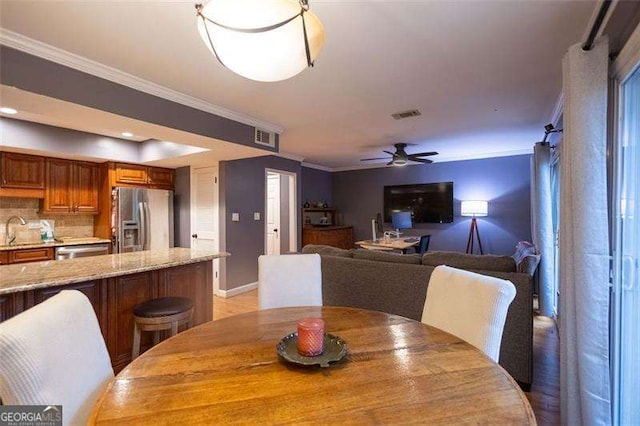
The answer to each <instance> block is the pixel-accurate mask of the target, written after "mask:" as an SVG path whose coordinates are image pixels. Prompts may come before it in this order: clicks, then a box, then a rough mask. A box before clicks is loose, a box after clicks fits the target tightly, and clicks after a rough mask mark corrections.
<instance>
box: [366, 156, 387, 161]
mask: <svg viewBox="0 0 640 426" xmlns="http://www.w3.org/2000/svg"><path fill="white" fill-rule="evenodd" d="M388 159H389V158H388V157H380V158H362V159H361V160H360V161H374V160H388Z"/></svg>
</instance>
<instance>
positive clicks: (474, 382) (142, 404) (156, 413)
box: [89, 306, 536, 425]
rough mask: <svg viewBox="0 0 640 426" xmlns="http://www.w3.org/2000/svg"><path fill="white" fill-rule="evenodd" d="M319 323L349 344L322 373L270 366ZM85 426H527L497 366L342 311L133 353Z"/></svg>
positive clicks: (385, 317)
mask: <svg viewBox="0 0 640 426" xmlns="http://www.w3.org/2000/svg"><path fill="white" fill-rule="evenodd" d="M305 317H321V318H323V319H324V321H325V331H326V332H327V333H331V334H333V335H336V336H339V337H340V338H342V339H343V340H344V341H346V343H347V345H348V355H347V356H345V357H344V358H343V359H342V360H341V361H338V362H336V363H334V364H331V366H330V367H328V368H321V367H319V366H306V367H305V366H299V365H296V364H291V363H288V362H287V361H286V360H284V359H283V358H281V357H279V355H278V354H277V352H276V344H277V343H278V342H279V341H280V340H281V339H282V338H283V337H284V336H286V335H288V334H289V333H291V332H294V331H296V324H297V321H298V320H300V319H302V318H305ZM89 423H90V424H136V425H138V424H153V425H158V424H172V425H176V424H228V423H234V424H278V423H292V424H299V423H307V424H311V423H314V424H344V423H348V424H416V423H420V424H457V423H484V424H535V423H536V421H535V417H534V415H533V411H532V410H531V406H530V405H529V402H528V401H527V399H526V397H525V395H524V394H523V392H522V391H521V390H520V388H519V387H518V385H517V384H516V383H515V381H514V380H513V379H512V378H511V377H510V376H509V375H508V374H507V373H506V372H505V371H504V370H503V369H502V368H501V367H500V366H499V365H498V364H496V363H494V362H493V361H492V360H491V359H489V358H488V357H486V356H485V355H484V354H483V353H482V352H480V351H479V350H477V349H476V348H474V347H473V346H471V345H469V344H467V343H465V342H464V341H462V340H460V339H459V338H457V337H454V336H452V335H450V334H448V333H445V332H443V331H441V330H439V329H437V328H434V327H429V326H427V325H424V324H422V323H420V322H417V321H413V320H410V319H407V318H404V317H400V316H396V315H389V314H385V313H382V312H373V311H366V310H360V309H352V308H341V307H330V306H325V307H296V308H281V309H270V310H264V311H256V312H250V313H246V314H242V315H236V316H233V317H228V318H225V319H221V320H217V321H213V322H209V323H206V324H203V325H201V326H198V327H195V328H193V329H190V330H186V331H184V332H182V333H180V334H178V335H177V336H175V337H172V338H170V339H168V340H165V341H164V342H162V343H160V344H158V345H157V346H155V347H153V348H152V349H150V350H148V351H147V352H145V353H144V354H142V355H141V356H140V357H139V358H137V359H136V360H135V361H133V362H132V363H131V364H129V366H127V367H126V368H125V369H124V370H122V371H121V372H120V374H118V375H117V376H116V377H115V378H114V379H113V381H112V382H111V383H110V384H109V386H108V387H107V389H106V390H105V391H104V393H103V394H102V396H101V397H100V398H99V400H98V401H97V403H96V405H95V407H94V410H93V413H92V416H91V419H90V422H89Z"/></svg>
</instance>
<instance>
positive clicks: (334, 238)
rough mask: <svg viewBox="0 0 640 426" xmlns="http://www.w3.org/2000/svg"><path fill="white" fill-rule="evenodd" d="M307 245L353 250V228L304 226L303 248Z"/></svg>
mask: <svg viewBox="0 0 640 426" xmlns="http://www.w3.org/2000/svg"><path fill="white" fill-rule="evenodd" d="M307 244H319V245H325V246H332V247H338V248H341V249H350V248H353V226H327V227H319V226H304V227H303V228H302V247H304V246H306V245H307Z"/></svg>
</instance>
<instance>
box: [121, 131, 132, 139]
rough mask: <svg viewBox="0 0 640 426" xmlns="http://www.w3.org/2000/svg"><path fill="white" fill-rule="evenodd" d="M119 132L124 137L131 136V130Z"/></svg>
mask: <svg viewBox="0 0 640 426" xmlns="http://www.w3.org/2000/svg"><path fill="white" fill-rule="evenodd" d="M120 134H121V135H122V136H124V137H125V138H132V137H133V133H131V132H122V133H120Z"/></svg>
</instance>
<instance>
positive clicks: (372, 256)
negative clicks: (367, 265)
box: [351, 249, 420, 265]
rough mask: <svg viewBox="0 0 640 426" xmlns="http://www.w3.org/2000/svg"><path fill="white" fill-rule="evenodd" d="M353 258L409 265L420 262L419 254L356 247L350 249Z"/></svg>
mask: <svg viewBox="0 0 640 426" xmlns="http://www.w3.org/2000/svg"><path fill="white" fill-rule="evenodd" d="M351 252H352V253H353V258H354V259H362V260H373V261H376V262H389V263H408V264H411V265H419V264H420V256H415V255H411V254H409V255H407V254H399V253H387V252H383V251H375V250H367V249H356V250H351Z"/></svg>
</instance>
